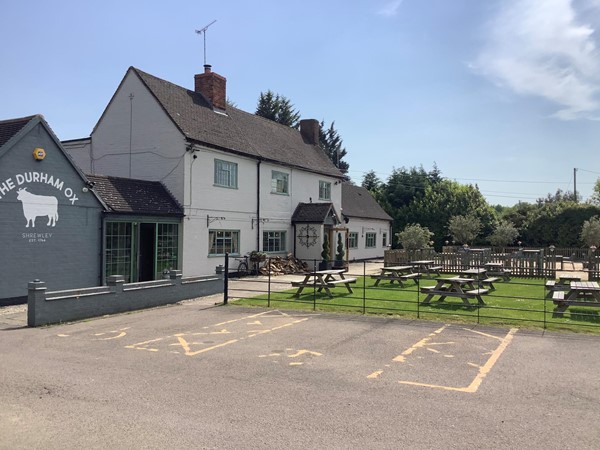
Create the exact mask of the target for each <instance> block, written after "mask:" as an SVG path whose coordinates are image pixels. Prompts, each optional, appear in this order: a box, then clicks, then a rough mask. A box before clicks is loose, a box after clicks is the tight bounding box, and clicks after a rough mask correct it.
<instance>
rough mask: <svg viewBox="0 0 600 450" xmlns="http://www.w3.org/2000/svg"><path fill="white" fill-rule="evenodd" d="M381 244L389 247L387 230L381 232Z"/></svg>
mask: <svg viewBox="0 0 600 450" xmlns="http://www.w3.org/2000/svg"><path fill="white" fill-rule="evenodd" d="M381 246H382V247H387V233H386V232H383V233H381Z"/></svg>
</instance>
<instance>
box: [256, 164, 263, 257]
mask: <svg viewBox="0 0 600 450" xmlns="http://www.w3.org/2000/svg"><path fill="white" fill-rule="evenodd" d="M261 162H262V161H261V160H260V159H259V160H258V161H257V162H256V250H258V251H260V163H261Z"/></svg>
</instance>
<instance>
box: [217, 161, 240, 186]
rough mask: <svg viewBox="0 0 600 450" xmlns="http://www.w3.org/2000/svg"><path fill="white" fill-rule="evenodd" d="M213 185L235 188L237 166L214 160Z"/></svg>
mask: <svg viewBox="0 0 600 450" xmlns="http://www.w3.org/2000/svg"><path fill="white" fill-rule="evenodd" d="M215 185H216V186H223V187H228V188H237V164H236V163H232V162H227V161H221V160H220V159H215Z"/></svg>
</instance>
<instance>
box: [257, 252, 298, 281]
mask: <svg viewBox="0 0 600 450" xmlns="http://www.w3.org/2000/svg"><path fill="white" fill-rule="evenodd" d="M309 270H310V268H309V267H308V264H306V263H305V262H303V261H301V260H299V259H298V258H294V256H292V254H291V253H290V254H288V255H287V257H285V258H282V257H280V256H274V257H271V258H269V259H268V260H267V261H266V262H265V264H264V265H263V266H262V267H261V268H260V270H259V271H260V273H261V275H269V273H270V275H271V276H277V275H285V274H290V273H303V272H308V271H309Z"/></svg>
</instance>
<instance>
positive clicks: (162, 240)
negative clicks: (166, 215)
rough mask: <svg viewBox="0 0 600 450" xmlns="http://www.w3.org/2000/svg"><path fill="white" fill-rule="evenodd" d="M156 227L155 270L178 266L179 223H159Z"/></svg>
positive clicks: (172, 268)
mask: <svg viewBox="0 0 600 450" xmlns="http://www.w3.org/2000/svg"><path fill="white" fill-rule="evenodd" d="M157 225H158V226H157V229H156V272H157V273H162V272H164V271H165V270H177V269H178V266H179V224H176V223H159V224H157Z"/></svg>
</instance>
